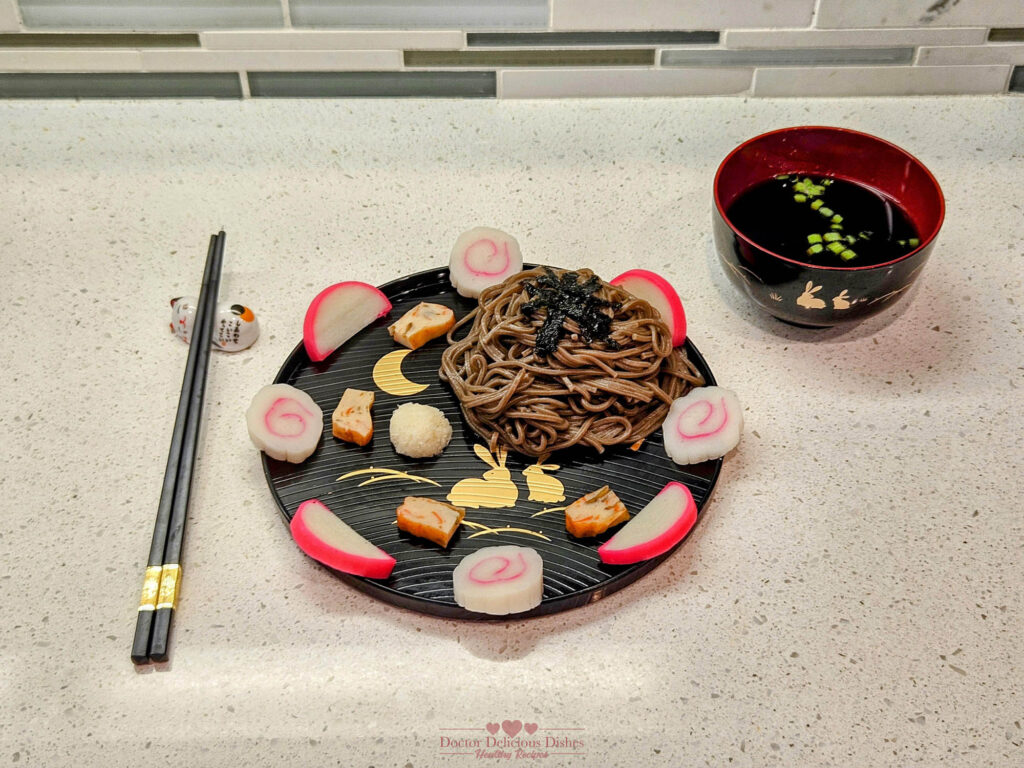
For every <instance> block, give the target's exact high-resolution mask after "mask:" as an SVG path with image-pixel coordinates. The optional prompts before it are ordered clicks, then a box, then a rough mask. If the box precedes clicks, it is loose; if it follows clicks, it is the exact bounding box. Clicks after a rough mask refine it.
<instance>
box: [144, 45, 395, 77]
mask: <svg viewBox="0 0 1024 768" xmlns="http://www.w3.org/2000/svg"><path fill="white" fill-rule="evenodd" d="M401 66H402V52H401V51H199V50H191V51H184V50H169V49H168V50H162V51H161V50H143V51H142V69H143V70H146V71H156V72H224V71H230V70H247V71H253V72H258V71H264V72H267V71H274V72H316V71H332V72H340V71H351V70H374V71H382V70H396V69H400V68H401Z"/></svg>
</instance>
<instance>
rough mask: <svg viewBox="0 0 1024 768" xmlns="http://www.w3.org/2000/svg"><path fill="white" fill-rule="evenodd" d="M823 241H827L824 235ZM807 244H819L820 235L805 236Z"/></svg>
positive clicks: (826, 236)
mask: <svg viewBox="0 0 1024 768" xmlns="http://www.w3.org/2000/svg"><path fill="white" fill-rule="evenodd" d="M825 239H826V240H828V235H825ZM807 242H808V243H820V242H821V235H808V236H807Z"/></svg>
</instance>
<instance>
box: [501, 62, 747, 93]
mask: <svg viewBox="0 0 1024 768" xmlns="http://www.w3.org/2000/svg"><path fill="white" fill-rule="evenodd" d="M751 73H752V70H751V69H711V68H699V69H636V68H630V69H605V68H602V69H515V70H514V69H506V70H502V71H500V72H499V73H498V77H499V87H498V96H499V97H500V98H505V99H555V98H581V97H598V98H600V97H618V96H708V95H716V94H731V93H743V92H745V91H747V90H748V89H749V88H750V78H751Z"/></svg>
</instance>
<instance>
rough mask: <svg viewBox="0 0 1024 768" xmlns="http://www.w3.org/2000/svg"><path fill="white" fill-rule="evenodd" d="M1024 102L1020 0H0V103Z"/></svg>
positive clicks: (1023, 28)
mask: <svg viewBox="0 0 1024 768" xmlns="http://www.w3.org/2000/svg"><path fill="white" fill-rule="evenodd" d="M1007 91H1009V92H1024V0H870V2H867V1H865V2H856V1H855V0H771V2H750V0H643V1H642V2H641V1H639V0H388V2H375V1H374V0H167V1H165V2H159V3H154V2H149V0H74V1H73V2H72V1H71V0H0V98H32V97H75V98H89V97H96V98H110V97H119V96H125V97H179V96H182V97H206V98H210V97H213V98H245V97H349V98H352V97H397V96H411V97H474V98H479V97H485V98H486V97H492V98H493V97H501V98H572V97H593V96H608V97H614V96H695V95H712V94H739V95H747V96H862V95H863V96H870V95H898V94H976V93H1004V92H1007Z"/></svg>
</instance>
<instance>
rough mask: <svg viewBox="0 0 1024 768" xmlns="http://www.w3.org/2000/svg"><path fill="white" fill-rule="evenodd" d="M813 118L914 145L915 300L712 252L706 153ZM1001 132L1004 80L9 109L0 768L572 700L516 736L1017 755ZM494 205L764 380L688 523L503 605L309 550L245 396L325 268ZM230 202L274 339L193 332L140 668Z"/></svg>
mask: <svg viewBox="0 0 1024 768" xmlns="http://www.w3.org/2000/svg"><path fill="white" fill-rule="evenodd" d="M801 123H818V124H820V123H827V124H835V125H843V126H847V127H851V128H856V129H860V130H864V131H868V132H870V133H875V134H878V135H881V136H883V137H885V138H887V139H889V140H891V141H893V142H895V143H897V144H900V145H901V146H904V147H905V148H907V149H908V150H910V151H911V152H913V153H914V154H916V155H917V156H918V157H920V158H921V159H922V160H923V161H924V162H925V163H926V164H927V165H928V166H929V167H930V168H931V170H932V171H933V172H934V173H935V175H936V176H937V177H938V179H939V181H940V183H941V184H942V186H943V189H944V192H945V195H946V198H947V203H948V215H947V219H946V223H945V226H944V228H943V231H942V233H941V235H940V238H939V244H938V246H937V248H936V250H935V252H934V254H933V256H932V258H931V261H930V262H929V264H928V266H927V267H926V268H925V270H924V272H923V273H922V276H921V279H920V280H919V281H918V284H917V285H916V286H915V288H914V289H913V290H912V291H911V292H910V293H909V295H908V296H906V297H904V299H903V300H902V301H901V302H900V303H898V304H897V305H896V306H895V307H894V308H893V309H891V310H889V311H888V312H887V313H886V314H883V315H881V316H879V317H876V318H873V319H870V320H868V321H866V322H865V323H863V324H862V325H860V326H858V327H856V328H854V329H852V330H849V331H846V332H838V331H824V332H820V331H819V332H815V331H806V330H800V329H796V328H790V327H787V326H784V325H781V324H779V323H777V322H775V321H773V320H770V319H766V318H763V317H761V316H760V315H757V314H755V313H754V311H753V310H752V309H751V308H749V307H748V306H747V305H746V304H745V303H744V301H743V299H742V298H741V297H740V296H739V294H738V293H737V292H736V291H735V290H734V289H733V288H732V286H731V285H730V284H729V283H728V282H727V281H726V279H725V277H724V275H723V273H722V271H721V269H720V267H719V266H718V264H717V261H716V259H715V257H714V251H713V247H712V244H711V235H710V220H709V206H710V189H711V179H712V176H713V173H714V169H715V168H716V166H717V164H718V162H719V161H720V159H721V158H722V157H723V156H724V155H725V154H726V153H727V152H728V150H729V149H730V148H732V147H733V146H735V145H736V144H737V143H739V142H740V141H742V140H744V139H746V138H749V137H751V136H753V135H756V134H758V133H760V132H763V131H766V130H770V129H773V128H778V127H783V126H786V125H793V124H801ZM1022 136H1024V99H1021V98H928V99H909V98H893V99H878V100H867V99H864V100H861V99H852V100H836V101H829V100H814V101H804V100H798V99H792V100H782V101H770V100H768V101H746V100H741V99H738V98H737V99H732V98H728V99H684V100H657V101H600V102H598V101H591V102H550V101H549V102H543V103H528V102H524V103H515V102H502V103H494V102H486V103H483V102H445V101H434V102H419V101H364V102H358V103H352V102H341V101H309V102H287V101H279V102H260V101H247V102H242V103H239V102H135V103H126V102H122V103H74V102H46V103H43V102H17V103H13V102H8V103H0V211H2V223H0V267H2V275H3V278H2V285H3V288H2V289H0V295H2V301H0V324H2V328H3V343H2V345H0V367H2V370H3V372H4V379H5V392H6V395H5V396H4V398H3V400H2V402H0V425H2V433H3V436H4V437H3V440H2V442H0V457H2V463H3V467H4V469H3V472H2V475H0V499H2V501H0V504H2V505H3V514H2V516H0V562H2V563H3V566H2V568H0V595H2V598H0V701H2V702H3V704H2V706H0V766H4V765H13V764H17V765H18V766H19V768H21V766H45V767H47V768H49V767H51V766H71V765H76V766H80V765H90V766H92V765H96V766H110V767H112V768H113V767H116V766H140V765H154V766H155V765H183V766H238V765H246V766H281V765H290V766H324V765H338V766H377V767H378V768H379V767H381V766H400V767H403V766H404V767H405V768H408V767H409V766H415V767H416V768H421V767H422V766H432V765H439V764H453V765H461V764H466V763H475V762H477V761H478V759H477V758H476V757H475V756H473V755H469V756H459V757H442V756H440V754H439V753H440V752H441V751H443V750H442V749H441V737H442V736H444V735H446V734H447V735H451V733H452V732H449V731H443V730H442V729H454V728H476V729H477V732H476V733H477V735H479V734H480V733H481V732H480V731H479V729H480V728H482V727H483V725H484V724H485V723H487V722H501V721H504V720H510V721H515V720H520V721H522V722H524V723H532V722H536V723H538V724H539V727H540V728H542V729H547V730H548V731H550V732H551V733H554V731H553V729H555V728H561V729H568V728H578V729H583V730H580V731H571V732H570V731H565V732H562V733H571V734H575V735H577V736H578V737H579V738H580V739H581V740H582V744H581V745H580V746H579V747H578V748H577V749H576V751H578V752H583V753H585V755H583V756H550V757H548V758H541V759H537V760H534V761H533V764H536V765H563V764H564V765H570V764H572V765H580V766H583V765H586V766H637V765H644V766H655V765H657V766H661V765H664V766H673V767H675V766H681V765H687V766H696V765H712V766H719V765H735V766H765V765H780V766H855V765H856V766H882V765H887V766H888V765H891V766H906V765H911V764H914V765H923V766H937V765H950V766H954V765H955V766H965V765H967V766H988V765H993V766H1008V765H1020V764H1022V763H1024V747H1022V744H1024V728H1022V720H1024V706H1022V695H1024V665H1022V662H1021V658H1022V656H1024V639H1022V637H1024V633H1022V632H1021V628H1022V626H1024V614H1022V612H1024V604H1022V598H1024V568H1022V565H1024V563H1022V559H1024V546H1022V544H1024V537H1022V528H1024V525H1022V522H1021V514H1020V513H1021V509H1022V505H1021V497H1022V490H1024V489H1022V484H1021V476H1022V469H1024V468H1022V453H1024V451H1022V439H1021V429H1020V427H1021V414H1022V406H1024V397H1022V396H1024V375H1022V360H1024V333H1022V331H1024V326H1022V314H1021V309H1022V307H1024V286H1022V279H1024V245H1022V243H1024V210H1022V204H1021V201H1020V195H1019V190H1020V189H1022V188H1024V142H1022ZM483 223H486V224H490V225H493V226H498V227H501V228H504V229H507V230H508V231H510V232H512V233H514V234H516V235H517V236H518V237H519V239H520V241H521V243H522V246H523V250H524V253H525V254H526V256H527V258H532V259H536V260H538V261H548V262H551V263H558V264H562V265H565V266H591V267H593V268H595V269H596V270H597V271H598V272H599V273H600V274H603V275H606V276H609V275H611V274H613V273H617V272H619V271H622V270H624V269H626V268H628V267H634V266H642V267H649V268H652V269H656V270H659V271H661V272H662V273H664V274H665V275H666V276H667V277H669V278H670V279H671V280H672V281H673V282H674V283H675V284H676V285H677V286H678V287H679V288H680V292H681V294H682V296H683V300H684V302H685V304H686V308H687V314H688V317H689V323H690V336H691V338H692V339H693V340H694V341H695V343H696V344H697V346H698V347H699V348H700V350H701V351H702V352H703V354H704V355H705V357H706V358H707V360H708V362H709V364H710V365H711V367H712V369H713V370H714V372H715V374H716V376H717V377H718V379H719V381H720V382H721V383H722V384H723V385H725V386H729V387H731V388H733V389H735V390H737V391H738V393H739V395H740V397H741V399H742V402H743V404H744V407H745V418H746V431H745V434H744V437H743V441H742V443H741V445H740V447H739V449H738V450H736V451H735V452H734V453H732V454H731V455H730V456H729V457H728V458H727V460H726V463H725V466H724V469H723V472H722V476H721V479H720V482H719V484H718V488H717V490H716V493H715V496H714V498H713V500H712V502H711V504H710V505H709V507H708V509H707V512H706V515H707V519H705V520H704V522H703V523H702V524H701V525H700V526H699V527H698V529H697V531H695V533H694V535H693V536H692V537H690V539H689V540H688V541H687V542H686V544H685V545H684V546H683V547H682V548H681V549H680V550H679V551H678V552H676V553H675V554H674V555H673V556H672V557H671V558H670V559H669V560H668V561H667V562H666V563H664V564H663V565H661V566H660V567H659V568H657V569H656V570H655V571H654V572H653V573H651V574H650V575H648V576H647V577H645V578H643V579H642V580H641V581H639V582H637V583H636V584H634V585H632V586H630V587H627V588H626V589H624V590H623V591H621V592H618V593H616V594H614V595H612V596H610V597H608V598H606V599H604V600H602V601H601V602H598V603H595V604H593V605H590V606H587V607H586V608H583V609H579V610H576V611H572V612H568V613H563V614H560V615H557V616H554V617H548V618H541V619H536V620H532V621H529V622H525V623H520V622H515V621H511V622H507V623H495V624H484V625H480V624H471V623H456V622H451V621H443V620H438V619H433V618H429V617H426V616H422V615H419V614H416V613H411V612H407V611H404V610H400V609H397V608H392V607H390V606H388V605H384V604H382V603H379V602H376V601H374V600H373V599H371V598H369V597H367V596H366V595H363V594H362V593H359V592H356V591H355V590H353V589H351V588H350V587H348V586H346V585H345V584H344V583H342V582H341V581H340V580H338V579H336V578H334V577H333V576H332V575H331V574H330V573H328V572H327V571H326V570H324V569H322V568H320V567H319V566H318V565H317V564H316V563H314V562H313V561H311V560H309V559H307V558H306V557H305V556H303V555H302V553H301V552H299V551H298V549H297V548H296V547H295V546H294V544H293V543H292V541H291V538H290V536H289V534H288V530H287V529H286V528H285V526H283V525H282V524H281V520H280V518H279V516H278V513H277V510H276V508H275V506H274V502H273V500H272V499H271V496H270V493H269V491H268V489H267V486H266V483H265V481H264V479H263V475H262V472H261V467H260V463H259V461H258V459H257V454H256V452H255V451H254V450H253V449H252V447H251V445H250V443H249V441H248V437H247V435H246V430H245V425H244V421H243V418H242V414H243V411H244V408H245V406H246V405H247V403H248V399H249V397H250V396H251V394H252V393H253V392H254V391H255V389H256V388H258V387H259V386H261V385H262V384H264V383H266V382H268V381H270V380H271V379H272V377H273V376H274V374H275V372H276V371H277V369H278V367H279V366H280V364H281V362H282V361H283V360H284V358H285V357H286V356H287V354H288V353H289V351H290V350H291V349H292V347H293V346H294V345H295V343H296V342H297V341H298V339H299V336H300V333H301V318H302V314H303V312H304V310H305V306H306V303H307V302H308V301H309V299H310V298H311V297H312V295H313V294H314V293H315V292H316V291H317V290H319V288H321V287H323V286H325V285H327V284H329V283H332V282H336V281H338V280H341V279H352V278H354V279H362V280H365V281H368V282H371V283H381V282H385V281H387V280H390V279H392V278H394V277H396V276H399V275H402V274H404V273H407V272H412V271H416V270H419V269H422V268H425V267H427V266H430V265H439V264H442V263H444V262H445V261H446V258H447V253H448V250H449V249H450V246H451V243H452V242H453V240H454V238H455V236H456V235H457V234H458V233H459V232H460V231H461V230H462V229H464V228H466V227H468V226H470V225H475V224H483ZM221 226H223V227H224V228H225V229H226V230H227V232H228V241H227V242H228V247H227V259H226V266H225V272H224V283H223V286H222V291H221V295H222V297H224V298H226V299H233V300H237V301H243V302H245V303H248V304H250V305H251V306H253V307H254V308H255V309H256V310H257V311H258V312H259V313H260V317H261V319H262V322H263V327H264V332H263V337H262V338H261V339H260V340H259V342H258V343H257V344H256V346H255V347H254V348H252V349H251V350H250V351H247V352H244V353H241V354H239V355H237V356H233V357H229V356H224V355H220V354H215V355H214V357H213V363H212V367H211V375H210V383H209V390H208V398H207V403H208V412H207V423H206V430H205V434H204V439H203V442H202V448H201V456H200V461H199V464H198V468H197V477H196V483H195V487H194V492H193V503H192V515H191V519H190V526H189V532H188V536H187V540H186V549H185V575H184V588H183V594H182V603H181V607H180V609H179V611H178V616H177V619H176V636H175V642H174V645H173V647H172V657H173V658H172V662H171V663H170V664H169V665H167V666H166V667H165V668H162V669H156V670H154V669H144V670H143V671H141V672H140V671H139V670H137V669H135V668H134V667H133V666H132V664H131V663H130V661H129V659H128V651H129V646H130V643H131V637H132V632H133V629H134V623H135V606H136V605H137V601H138V593H139V586H140V584H141V578H142V573H143V570H144V567H145V558H146V553H147V551H148V547H149V538H150V533H151V525H152V518H153V514H154V511H155V507H156V502H157V498H158V495H159V489H160V482H161V477H162V474H163V469H164V461H165V459H166V454H167V446H168V441H169V436H170V431H171V426H172V422H173V415H174V404H175V402H176V400H177V394H178V389H179V386H180V379H181V371H182V370H183V366H184V362H185V356H186V350H187V348H186V347H185V346H184V345H183V344H181V343H180V342H178V341H176V340H175V339H173V338H172V337H171V336H170V334H169V333H168V330H167V322H168V313H169V308H168V306H167V301H168V299H169V298H170V297H172V296H176V295H180V294H187V293H194V292H195V290H196V288H197V284H198V281H199V277H200V275H201V272H202V265H203V260H204V258H205V252H206V243H207V238H208V236H209V234H210V233H211V232H213V231H215V230H216V229H217V228H219V227H221ZM467 733H468V732H467ZM563 751H569V750H563ZM482 759H489V760H494V758H482ZM506 762H517V763H519V764H526V763H527V762H530V761H528V760H523V759H520V760H517V759H516V758H515V755H514V753H513V757H512V758H511V759H509V760H507V761H506Z"/></svg>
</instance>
